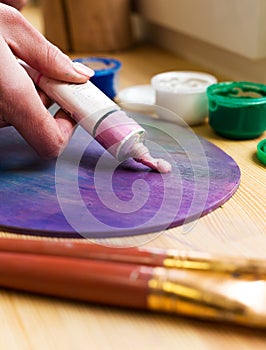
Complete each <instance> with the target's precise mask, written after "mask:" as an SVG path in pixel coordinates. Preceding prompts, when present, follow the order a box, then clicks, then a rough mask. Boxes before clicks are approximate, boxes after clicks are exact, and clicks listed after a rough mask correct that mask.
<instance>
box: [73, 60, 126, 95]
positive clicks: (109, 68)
mask: <svg viewBox="0 0 266 350" xmlns="http://www.w3.org/2000/svg"><path fill="white" fill-rule="evenodd" d="M74 62H80V63H82V64H84V65H85V66H88V67H90V68H92V69H93V70H94V71H95V74H94V76H93V77H91V78H90V81H91V82H92V83H93V84H94V85H96V86H97V88H98V89H100V90H101V91H102V92H103V93H104V94H105V95H106V96H108V97H109V98H111V99H114V98H115V96H116V95H117V85H118V72H119V70H120V68H121V62H120V61H118V60H116V59H114V58H106V57H84V58H77V59H75V60H74Z"/></svg>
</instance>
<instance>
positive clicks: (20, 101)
mask: <svg viewBox="0 0 266 350" xmlns="http://www.w3.org/2000/svg"><path fill="white" fill-rule="evenodd" d="M0 51H1V55H0V66H1V67H5V69H3V70H1V71H0V94H1V99H0V111H1V116H2V117H3V116H4V117H5V122H6V123H7V124H11V125H13V126H14V127H15V128H16V129H17V130H18V131H19V132H20V134H21V135H22V136H23V137H24V138H25V139H26V140H27V141H28V143H29V144H31V145H32V147H33V148H34V149H35V150H36V151H37V152H38V153H39V155H41V156H42V157H44V158H51V157H56V156H57V155H58V154H59V153H60V152H61V150H62V148H63V147H64V146H65V145H66V143H67V142H68V140H69V137H70V136H71V135H72V132H73V130H72V129H71V125H70V124H69V121H67V122H68V123H65V124H64V123H63V122H62V121H61V119H63V118H62V117H61V118H58V119H59V120H58V121H57V120H55V119H54V118H53V117H52V116H51V114H50V113H49V112H48V111H47V109H46V108H45V107H44V105H43V103H42V101H41V99H40V97H39V95H38V93H37V91H36V89H35V86H34V84H33V82H32V80H31V79H30V78H29V76H28V74H27V73H26V71H25V70H24V69H23V68H22V67H21V66H20V65H19V63H18V62H17V60H16V58H15V57H14V56H13V54H12V52H11V51H10V49H9V47H8V46H7V44H6V42H5V41H4V40H3V38H2V37H1V36H0ZM61 128H62V130H61Z"/></svg>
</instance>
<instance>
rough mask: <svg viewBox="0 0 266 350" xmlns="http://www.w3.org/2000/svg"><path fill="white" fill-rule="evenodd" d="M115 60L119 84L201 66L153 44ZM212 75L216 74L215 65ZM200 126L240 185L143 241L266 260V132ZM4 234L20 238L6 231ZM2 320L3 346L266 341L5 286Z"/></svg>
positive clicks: (253, 344)
mask: <svg viewBox="0 0 266 350" xmlns="http://www.w3.org/2000/svg"><path fill="white" fill-rule="evenodd" d="M24 13H25V15H26V16H28V18H29V19H31V20H33V23H35V24H36V23H37V25H39V23H40V22H38V21H39V18H38V11H37V15H36V12H35V10H34V12H32V11H31V9H29V11H25V12H24ZM32 13H33V15H34V17H32ZM35 16H37V17H35ZM36 21H37V22H36ZM88 54H89V55H91V54H92V53H88ZM77 56H79V55H78V54H76V55H75V56H73V57H77ZM112 57H115V58H118V59H119V60H121V61H122V64H123V68H122V70H121V73H120V76H119V89H122V88H125V87H128V86H132V85H136V84H148V83H149V81H150V78H151V77H152V76H153V75H154V74H156V73H158V72H163V71H168V70H189V69H192V70H202V69H201V67H198V66H195V65H193V64H191V63H189V62H186V61H184V60H182V59H180V58H177V57H175V56H173V55H171V54H169V53H167V52H164V51H162V50H160V49H158V48H156V47H151V46H138V47H134V48H133V49H131V50H130V51H124V52H121V53H112ZM204 71H206V70H204ZM210 73H212V74H214V75H215V72H213V71H212V70H211V69H210ZM219 78H220V79H221V77H219ZM194 131H195V133H197V134H199V135H201V136H203V137H205V138H207V139H208V140H209V141H211V142H213V143H214V144H215V145H217V146H219V147H220V148H221V149H223V150H224V151H225V152H227V153H228V154H229V155H230V156H232V157H233V158H234V159H235V161H236V162H237V163H238V165H239V167H240V169H241V173H242V177H241V184H240V188H239V189H238V191H237V192H236V194H235V195H234V196H233V197H232V198H231V199H230V200H229V201H228V202H226V203H225V204H224V205H223V206H222V207H220V208H218V209H217V210H215V211H214V212H212V213H210V214H209V215H207V216H205V217H203V218H201V219H200V220H198V221H196V222H195V223H194V224H193V225H192V226H191V227H190V228H189V230H187V232H185V231H184V229H183V228H182V227H178V228H174V229H171V230H168V231H165V232H163V233H162V234H161V235H159V236H158V237H156V238H154V236H153V235H147V236H144V237H142V242H145V245H146V246H152V247H165V248H177V249H183V250H197V251H203V252H211V253H214V254H230V255H237V256H245V257H259V258H266V221H265V193H266V188H265V187H266V185H265V184H266V181H265V180H266V176H265V174H266V172H265V167H264V166H262V165H261V164H260V163H259V162H258V161H257V159H256V156H255V152H256V145H257V143H258V142H259V140H260V139H262V138H264V137H265V135H263V136H261V138H260V139H255V140H249V141H230V140H226V139H223V138H221V137H219V136H217V135H216V134H215V133H214V132H213V131H212V130H211V129H210V127H209V126H208V125H207V124H206V125H202V126H199V127H195V128H194ZM1 236H12V237H14V236H15V235H13V234H8V233H6V232H1ZM23 238H25V239H26V238H27V236H23ZM120 243H121V242H120ZM250 297H251V298H252V295H251V296H250ZM0 324H1V327H0V349H8V350H13V349H14V350H18V349H19V350H22V349H23V350H24V349H25V350H28V349H38V350H42V349H45V350H47V349H49V350H50V349H64V350H70V349H71V350H72V349H75V350H79V349H101V350H104V349H128V350H129V349H153V350H155V349H160V350H161V349H167V348H169V349H190V348H192V347H196V348H197V350H203V349H204V350H205V349H215V350H219V349H224V347H226V346H229V348H230V349H263V348H265V346H266V335H265V332H264V331H259V330H254V329H253V330H251V329H243V328H241V327H235V326H231V325H226V324H217V323H211V322H204V321H198V320H191V319H185V318H181V317H176V316H170V315H159V314H153V313H145V312H135V311H131V310H120V309H117V308H112V307H101V306H96V305H91V304H88V303H82V302H73V301H66V300H61V299H56V298H48V297H47V298H46V297H40V296H36V295H30V294H27V293H18V292H13V291H7V290H3V289H2V290H0Z"/></svg>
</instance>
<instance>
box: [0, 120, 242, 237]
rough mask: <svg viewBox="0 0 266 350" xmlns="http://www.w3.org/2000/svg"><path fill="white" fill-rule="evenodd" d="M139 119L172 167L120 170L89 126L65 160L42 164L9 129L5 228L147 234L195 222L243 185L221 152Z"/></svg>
mask: <svg viewBox="0 0 266 350" xmlns="http://www.w3.org/2000/svg"><path fill="white" fill-rule="evenodd" d="M135 117H136V118H137V121H138V122H139V123H141V125H142V126H143V127H144V129H145V130H147V132H148V140H147V143H148V144H147V146H148V147H149V149H150V150H151V153H152V154H153V155H154V156H155V157H163V158H165V159H166V160H167V161H169V162H170V163H171V165H172V172H170V173H167V174H159V173H156V172H153V171H151V170H150V169H149V168H147V167H145V166H144V165H142V164H139V163H137V162H134V160H133V159H132V160H130V161H127V162H125V163H123V164H121V165H119V166H118V167H117V165H118V163H117V162H116V161H115V160H114V158H113V157H112V156H111V155H110V154H108V153H107V152H105V151H104V149H103V148H102V147H101V146H100V145H99V144H98V143H97V142H96V141H95V140H92V138H90V136H89V135H88V134H87V133H86V132H85V131H84V130H83V129H81V128H78V129H77V131H76V133H75V135H74V136H73V138H72V140H71V142H70V144H69V146H68V147H67V149H66V151H65V152H64V153H63V155H62V156H61V157H60V159H59V161H58V162H57V163H56V161H42V160H40V159H39V158H38V157H37V156H36V155H35V153H34V151H33V150H32V149H31V148H30V147H29V146H28V145H27V144H26V142H25V141H24V140H23V139H22V138H21V136H20V135H19V134H18V133H17V132H16V130H14V129H13V128H12V127H9V128H4V129H1V130H0V159H1V163H0V193H1V209H0V226H1V227H2V229H3V230H9V231H14V232H23V233H28V234H33V235H42V236H53V237H55V236H56V237H82V236H85V237H87V238H107V237H121V236H129V235H139V234H144V233H151V232H157V231H160V230H164V229H167V228H169V227H174V226H178V225H182V224H183V223H185V222H189V221H191V220H195V219H197V218H199V217H200V216H203V215H205V214H208V213H209V212H211V211H212V210H214V209H216V208H217V207H219V206H220V205H221V204H223V203H225V202H226V201H227V200H228V199H229V198H230V197H231V196H232V195H233V194H234V192H235V191H236V190H237V188H238V185H239V181H240V171H239V168H238V166H237V164H236V163H235V162H234V160H233V159H232V158H231V157H230V156H228V155H227V154H225V153H224V152H223V151H222V150H221V149H219V148H217V147H216V146H215V145H213V144H211V143H210V142H208V141H206V140H205V139H203V138H200V137H196V136H195V135H194V134H193V133H192V132H191V131H189V130H188V129H184V128H182V127H180V126H177V125H173V124H169V123H167V122H162V121H159V120H156V121H155V120H152V119H149V118H147V117H143V116H137V115H136V116H135ZM161 147H163V150H162V148H161ZM83 149H84V152H83ZM79 155H81V157H80V156H79ZM79 157H80V158H81V159H80V161H79V159H78V161H77V158H79ZM56 164H57V167H56ZM75 164H78V166H75ZM114 168H116V169H115V170H114ZM55 172H56V175H57V177H55ZM76 174H78V178H77V176H76ZM55 179H56V181H57V187H56V183H55ZM75 181H76V183H77V184H78V194H77V193H76V191H75ZM58 187H59V191H58V193H59V197H60V202H58V193H56V189H57V190H58ZM106 203H107V205H106ZM62 205H63V211H64V214H65V212H67V213H68V214H67V215H68V220H69V221H70V223H69V222H68V221H67V220H66V218H65V216H64V214H63V213H62ZM86 211H87V212H86ZM71 221H72V222H71ZM73 223H74V225H73ZM71 225H73V226H74V227H72V226H71ZM75 225H78V229H77V227H75ZM77 231H79V232H77Z"/></svg>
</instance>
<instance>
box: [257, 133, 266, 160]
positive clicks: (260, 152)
mask: <svg viewBox="0 0 266 350" xmlns="http://www.w3.org/2000/svg"><path fill="white" fill-rule="evenodd" d="M257 157H258V160H259V161H260V162H261V163H262V164H264V165H266V139H264V140H262V141H260V142H259V143H258V146H257Z"/></svg>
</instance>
